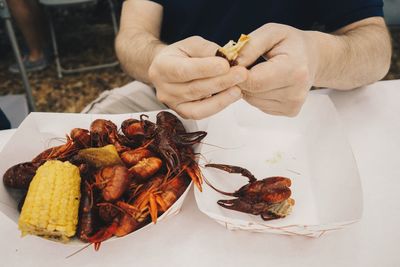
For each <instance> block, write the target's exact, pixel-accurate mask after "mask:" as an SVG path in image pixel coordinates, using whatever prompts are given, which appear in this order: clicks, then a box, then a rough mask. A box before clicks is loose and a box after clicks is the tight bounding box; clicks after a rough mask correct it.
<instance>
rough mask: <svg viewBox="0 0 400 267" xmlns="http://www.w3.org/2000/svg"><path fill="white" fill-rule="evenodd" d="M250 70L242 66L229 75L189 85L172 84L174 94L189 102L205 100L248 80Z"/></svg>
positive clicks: (234, 68) (197, 81)
mask: <svg viewBox="0 0 400 267" xmlns="http://www.w3.org/2000/svg"><path fill="white" fill-rule="evenodd" d="M247 75H248V70H247V69H246V68H244V67H241V66H236V67H233V68H231V69H230V70H229V72H228V73H226V74H224V75H221V76H217V77H212V78H207V79H200V80H194V81H191V82H189V83H177V84H171V86H172V87H174V93H176V95H177V96H180V97H182V98H183V99H185V100H187V101H193V100H198V99H203V98H205V97H209V96H210V95H214V94H216V93H219V92H221V91H224V90H226V89H228V88H231V87H233V86H235V85H237V84H239V83H242V82H244V81H245V80H246V79H247Z"/></svg>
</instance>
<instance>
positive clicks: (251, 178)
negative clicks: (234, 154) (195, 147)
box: [205, 163, 257, 183]
mask: <svg viewBox="0 0 400 267" xmlns="http://www.w3.org/2000/svg"><path fill="white" fill-rule="evenodd" d="M205 166H206V167H212V168H216V169H220V170H223V171H226V172H229V173H240V174H241V175H243V176H244V177H247V178H248V179H249V182H250V183H252V182H255V181H257V179H256V177H254V175H253V174H252V173H251V172H250V171H249V170H247V169H245V168H242V167H239V166H233V165H227V164H212V163H210V164H206V165H205Z"/></svg>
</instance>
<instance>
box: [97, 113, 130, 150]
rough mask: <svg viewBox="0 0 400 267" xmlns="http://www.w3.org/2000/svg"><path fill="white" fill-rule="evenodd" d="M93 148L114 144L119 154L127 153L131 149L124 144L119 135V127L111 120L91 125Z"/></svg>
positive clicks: (101, 120)
mask: <svg viewBox="0 0 400 267" xmlns="http://www.w3.org/2000/svg"><path fill="white" fill-rule="evenodd" d="M90 135H91V141H92V146H95V147H102V146H105V145H108V144H113V145H114V146H115V147H116V149H117V151H118V153H121V152H123V151H126V150H128V149H129V147H127V146H125V145H124V144H123V140H122V137H121V136H120V135H119V134H118V130H117V126H116V125H115V124H114V123H113V122H112V121H109V120H104V119H97V120H94V121H93V122H92V123H91V124H90Z"/></svg>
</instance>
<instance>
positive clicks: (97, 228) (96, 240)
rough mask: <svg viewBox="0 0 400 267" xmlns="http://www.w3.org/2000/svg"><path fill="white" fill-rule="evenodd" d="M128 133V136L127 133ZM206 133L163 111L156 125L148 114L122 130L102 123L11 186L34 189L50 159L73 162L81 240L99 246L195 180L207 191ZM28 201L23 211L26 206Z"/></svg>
mask: <svg viewBox="0 0 400 267" xmlns="http://www.w3.org/2000/svg"><path fill="white" fill-rule="evenodd" d="M121 132H122V133H121ZM206 134H207V133H206V132H204V131H197V132H190V133H188V132H186V130H185V128H184V126H183V124H182V122H181V121H180V120H179V119H178V118H177V117H176V116H175V115H173V114H172V113H169V112H166V111H162V112H160V113H158V114H157V120H156V122H155V123H153V122H151V121H150V120H148V117H147V116H146V115H141V116H140V119H127V120H125V121H124V122H123V123H122V124H121V128H120V130H118V128H117V126H116V125H115V124H114V123H113V122H111V121H109V120H104V119H97V120H95V121H93V122H92V123H91V125H90V129H89V130H86V129H81V128H75V129H73V130H72V131H71V132H70V134H69V135H67V142H66V143H65V144H63V145H60V146H56V147H52V148H49V149H47V150H45V151H43V152H42V153H40V154H39V155H37V156H36V157H35V158H34V159H33V160H32V161H30V162H24V163H20V164H17V165H15V166H13V167H11V168H10V169H8V170H7V172H6V173H5V174H4V177H3V182H4V184H5V185H6V186H7V187H10V188H15V189H20V190H22V192H26V191H27V190H28V187H29V184H30V181H31V180H32V178H33V176H34V175H35V172H36V170H37V168H38V167H39V166H40V165H42V164H43V163H45V162H46V161H47V160H55V159H56V160H61V161H69V162H71V163H72V164H75V165H76V166H78V167H79V170H80V173H81V178H82V182H81V203H80V212H79V222H78V229H77V237H78V238H79V239H80V240H82V241H84V242H88V243H92V244H94V247H95V249H96V250H98V249H99V247H100V244H101V242H103V241H105V240H106V239H108V238H111V237H112V236H118V237H120V236H124V235H127V234H129V233H131V232H133V231H135V230H137V229H139V228H141V227H143V226H144V225H146V224H148V223H150V222H151V221H152V222H154V223H156V222H157V217H158V216H160V215H161V214H162V213H163V212H165V211H166V210H167V209H169V208H170V207H171V206H172V205H173V204H174V202H175V201H176V200H177V199H178V198H179V197H180V196H181V195H182V194H183V192H184V191H185V189H186V188H187V187H188V185H189V184H190V180H192V181H193V182H194V184H195V185H196V186H197V187H198V189H199V190H200V191H201V189H202V188H201V185H202V181H203V179H202V175H201V172H200V169H199V166H198V165H197V163H196V160H195V153H194V151H193V145H195V144H197V143H199V142H200V141H201V140H202V139H203V138H204V137H205V136H206ZM22 204H23V199H22V200H21V202H20V204H19V207H22Z"/></svg>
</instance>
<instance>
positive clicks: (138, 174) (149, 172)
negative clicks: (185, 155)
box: [129, 157, 162, 182]
mask: <svg viewBox="0 0 400 267" xmlns="http://www.w3.org/2000/svg"><path fill="white" fill-rule="evenodd" d="M161 166H162V161H161V159H159V158H157V157H149V158H144V159H142V160H141V161H139V162H138V163H137V164H135V165H134V166H132V167H131V168H130V169H129V173H131V174H132V175H133V177H134V178H135V179H136V180H137V181H138V182H145V181H146V180H147V179H148V178H150V177H151V176H153V175H154V174H155V173H157V172H158V171H159V170H160V169H161Z"/></svg>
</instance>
